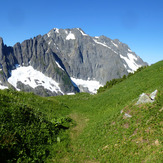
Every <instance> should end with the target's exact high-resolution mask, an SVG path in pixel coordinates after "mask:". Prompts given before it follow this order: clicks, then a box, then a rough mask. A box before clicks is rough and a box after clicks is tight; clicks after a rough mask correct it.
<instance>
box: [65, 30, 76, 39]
mask: <svg viewBox="0 0 163 163" xmlns="http://www.w3.org/2000/svg"><path fill="white" fill-rule="evenodd" d="M66 40H75V35H74V34H73V33H71V31H70V33H69V34H68V36H67V37H66Z"/></svg>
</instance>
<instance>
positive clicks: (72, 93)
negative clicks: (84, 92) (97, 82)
mask: <svg viewBox="0 0 163 163" xmlns="http://www.w3.org/2000/svg"><path fill="white" fill-rule="evenodd" d="M67 95H75V93H74V92H71V93H67Z"/></svg>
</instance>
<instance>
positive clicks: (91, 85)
mask: <svg viewBox="0 0 163 163" xmlns="http://www.w3.org/2000/svg"><path fill="white" fill-rule="evenodd" d="M71 80H72V82H73V83H74V84H75V85H76V86H80V85H81V86H82V87H86V88H88V90H89V92H91V93H93V94H94V93H97V89H99V87H101V86H103V85H101V84H100V83H99V82H98V81H96V80H83V79H76V78H74V77H71ZM75 85H74V86H75Z"/></svg>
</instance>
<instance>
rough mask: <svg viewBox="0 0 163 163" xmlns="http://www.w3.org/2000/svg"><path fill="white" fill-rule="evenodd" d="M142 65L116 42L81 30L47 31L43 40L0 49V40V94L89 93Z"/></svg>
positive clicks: (125, 48) (0, 39)
mask: <svg viewBox="0 0 163 163" xmlns="http://www.w3.org/2000/svg"><path fill="white" fill-rule="evenodd" d="M144 65H147V63H145V62H143V61H142V59H141V58H139V57H138V56H137V55H136V54H135V53H134V52H132V51H131V50H130V48H129V47H128V46H127V45H126V44H123V43H121V42H120V41H119V40H111V39H109V38H107V37H105V36H100V37H91V36H89V35H87V34H85V33H84V32H83V31H82V30H81V29H79V28H74V29H57V28H54V29H52V30H51V31H50V32H49V33H47V34H45V35H44V36H41V35H39V36H37V37H34V38H33V39H30V40H25V41H24V42H22V43H21V44H20V43H17V44H15V45H14V46H13V47H7V46H6V45H4V43H3V40H2V38H0V67H1V69H0V89H4V88H7V87H10V86H12V87H14V88H16V89H17V90H23V91H28V92H34V93H36V94H39V95H42V96H51V95H61V94H72V93H75V92H79V91H85V92H92V93H95V92H96V90H97V89H98V87H99V86H101V85H104V84H105V83H106V81H109V80H111V79H113V78H119V77H122V76H123V75H127V74H128V73H129V72H133V71H135V70H136V69H137V68H139V67H140V66H144Z"/></svg>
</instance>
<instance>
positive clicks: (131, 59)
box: [120, 53, 141, 72]
mask: <svg viewBox="0 0 163 163" xmlns="http://www.w3.org/2000/svg"><path fill="white" fill-rule="evenodd" d="M127 56H128V57H124V56H122V55H121V54H120V57H121V58H122V59H124V60H125V62H126V64H127V65H128V67H129V68H130V69H131V70H127V71H128V72H134V71H136V70H137V69H138V68H139V67H141V65H138V64H136V62H135V61H136V60H137V58H136V57H135V56H134V55H133V54H131V53H128V54H127Z"/></svg>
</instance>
